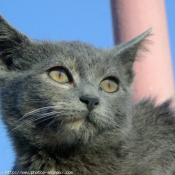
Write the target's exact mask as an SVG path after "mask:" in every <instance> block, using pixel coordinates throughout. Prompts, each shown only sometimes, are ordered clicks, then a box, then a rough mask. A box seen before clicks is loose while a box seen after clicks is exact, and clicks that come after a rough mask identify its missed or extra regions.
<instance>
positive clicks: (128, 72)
mask: <svg viewBox="0 0 175 175" xmlns="http://www.w3.org/2000/svg"><path fill="white" fill-rule="evenodd" d="M150 33H151V28H150V29H148V30H146V31H145V32H144V33H142V34H141V35H139V36H137V37H135V38H133V39H131V40H130V41H128V42H126V43H123V44H121V45H119V46H117V47H115V48H114V49H112V57H113V60H114V62H118V63H119V64H120V65H121V67H122V68H123V71H124V74H125V76H126V77H127V80H128V82H129V83H132V82H133V78H134V72H133V64H134V62H135V60H136V58H138V53H139V52H142V51H145V50H147V49H146V47H145V45H146V44H147V43H148V41H149V40H147V37H148V36H150Z"/></svg>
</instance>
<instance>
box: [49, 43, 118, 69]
mask: <svg viewBox="0 0 175 175" xmlns="http://www.w3.org/2000/svg"><path fill="white" fill-rule="evenodd" d="M52 44H53V45H54V47H55V49H54V51H53V50H51V53H50V59H48V58H46V61H48V62H49V63H51V64H58V65H59V63H60V64H61V66H66V67H67V66H68V68H70V69H76V68H84V69H91V68H93V67H97V66H99V67H106V68H107V67H109V66H110V67H112V65H113V63H112V64H111V62H113V61H112V59H113V58H112V57H111V56H110V52H109V50H104V49H100V48H96V47H94V46H92V45H89V44H85V43H82V42H79V41H74V42H59V43H52ZM46 47H47V46H46ZM47 48H48V47H47ZM115 61H117V60H116V59H115ZM53 66H54V65H53Z"/></svg>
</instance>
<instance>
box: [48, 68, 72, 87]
mask: <svg viewBox="0 0 175 175" xmlns="http://www.w3.org/2000/svg"><path fill="white" fill-rule="evenodd" d="M49 76H50V78H52V79H53V80H55V81H57V82H58V83H62V84H66V83H68V82H69V78H68V75H67V73H66V72H65V71H64V70H63V69H58V68H55V69H52V70H51V71H49Z"/></svg>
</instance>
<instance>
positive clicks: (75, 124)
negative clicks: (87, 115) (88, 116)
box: [67, 118, 84, 130]
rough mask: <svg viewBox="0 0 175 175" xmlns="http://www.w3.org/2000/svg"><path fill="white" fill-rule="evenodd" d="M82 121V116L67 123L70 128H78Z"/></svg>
mask: <svg viewBox="0 0 175 175" xmlns="http://www.w3.org/2000/svg"><path fill="white" fill-rule="evenodd" d="M83 122H84V119H83V118H81V119H75V120H73V121H71V122H69V123H68V124H67V125H68V127H69V128H70V129H71V130H79V129H80V127H81V126H82V124H83Z"/></svg>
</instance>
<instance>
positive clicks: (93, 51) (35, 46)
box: [0, 17, 150, 146]
mask: <svg viewBox="0 0 175 175" xmlns="http://www.w3.org/2000/svg"><path fill="white" fill-rule="evenodd" d="M149 32H150V31H146V32H145V33H143V34H142V35H140V36H138V37H136V38H134V39H133V40H131V41H129V42H128V43H125V44H123V45H120V46H118V47H115V48H114V49H110V50H102V49H98V48H95V47H93V46H90V45H87V44H84V43H81V42H57V43H50V42H36V41H32V40H30V39H28V38H27V37H26V36H24V35H22V34H21V33H19V32H18V31H16V30H15V29H14V28H12V27H11V26H10V25H9V24H8V23H7V22H6V21H5V20H4V19H3V18H2V17H1V18H0V60H1V64H0V66H1V67H0V74H1V78H0V79H1V80H0V81H1V99H2V114H3V120H4V122H5V123H6V125H7V126H8V129H9V131H10V133H11V134H12V137H16V138H18V140H25V141H26V140H29V141H30V143H31V144H38V145H45V144H47V145H48V144H49V145H55V146H56V145H62V144H63V145H75V144H78V143H82V144H86V143H88V142H89V141H90V140H93V139H95V138H96V136H97V135H99V134H102V133H104V132H107V131H111V130H114V129H118V130H120V129H121V128H123V127H125V125H126V123H127V122H128V117H130V116H131V111H130V107H129V105H128V104H129V103H130V99H131V97H130V96H131V86H132V82H133V77H134V75H133V71H132V65H133V62H134V60H135V58H136V55H137V52H138V50H139V49H140V48H141V43H143V40H144V38H145V37H146V36H147V35H148V33H149Z"/></svg>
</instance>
